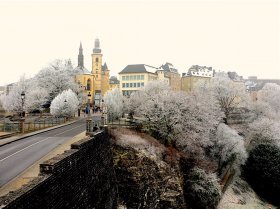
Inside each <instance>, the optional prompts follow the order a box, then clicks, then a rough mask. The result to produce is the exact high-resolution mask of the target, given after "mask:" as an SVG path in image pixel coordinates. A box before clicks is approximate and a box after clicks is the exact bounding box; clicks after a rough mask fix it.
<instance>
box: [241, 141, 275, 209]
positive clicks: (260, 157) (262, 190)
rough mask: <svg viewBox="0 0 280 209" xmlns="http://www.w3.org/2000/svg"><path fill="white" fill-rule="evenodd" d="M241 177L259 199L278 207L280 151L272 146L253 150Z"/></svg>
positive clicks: (260, 145) (261, 145)
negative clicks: (261, 198)
mask: <svg viewBox="0 0 280 209" xmlns="http://www.w3.org/2000/svg"><path fill="white" fill-rule="evenodd" d="M242 173H243V176H244V177H245V179H246V180H247V182H248V183H249V184H250V185H251V186H252V188H253V189H254V190H255V191H256V193H257V194H259V195H260V196H261V197H263V198H265V199H266V200H268V201H270V202H271V203H273V204H276V205H280V199H279V194H280V149H279V147H277V146H276V145H273V144H259V145H257V146H256V147H255V148H253V149H252V150H251V151H250V153H249V157H248V159H247V161H246V163H245V165H244V166H243V172H242Z"/></svg>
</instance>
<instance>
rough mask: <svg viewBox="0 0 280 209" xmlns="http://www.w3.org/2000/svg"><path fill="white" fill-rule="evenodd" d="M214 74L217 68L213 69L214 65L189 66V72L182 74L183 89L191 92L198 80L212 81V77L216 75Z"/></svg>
mask: <svg viewBox="0 0 280 209" xmlns="http://www.w3.org/2000/svg"><path fill="white" fill-rule="evenodd" d="M214 74H215V70H213V69H212V67H206V66H199V65H193V66H191V67H190V68H189V70H188V72H187V73H183V74H182V78H181V90H182V91H187V92H190V91H192V90H193V88H194V86H195V84H196V83H197V82H198V81H200V80H206V81H210V79H211V78H212V77H214Z"/></svg>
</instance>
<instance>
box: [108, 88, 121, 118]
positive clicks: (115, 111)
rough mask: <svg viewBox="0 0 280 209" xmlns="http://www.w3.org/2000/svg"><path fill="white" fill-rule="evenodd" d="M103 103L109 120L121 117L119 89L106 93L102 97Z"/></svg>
mask: <svg viewBox="0 0 280 209" xmlns="http://www.w3.org/2000/svg"><path fill="white" fill-rule="evenodd" d="M104 102H105V104H106V105H107V108H108V114H109V116H110V117H112V118H111V119H116V118H119V117H121V115H122V113H123V96H122V94H121V92H120V90H119V89H117V88H115V89H113V90H112V91H108V92H107V93H106V94H105V96H104Z"/></svg>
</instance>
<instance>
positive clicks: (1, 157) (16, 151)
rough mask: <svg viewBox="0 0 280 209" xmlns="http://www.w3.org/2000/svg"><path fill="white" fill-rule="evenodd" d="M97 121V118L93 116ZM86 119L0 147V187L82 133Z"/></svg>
mask: <svg viewBox="0 0 280 209" xmlns="http://www.w3.org/2000/svg"><path fill="white" fill-rule="evenodd" d="M93 119H94V120H99V117H98V116H93ZM85 121H86V118H83V119H81V120H79V121H76V122H75V123H73V124H71V125H67V126H63V127H60V128H57V129H54V130H51V131H47V132H43V133H40V134H37V135H34V136H30V137H27V138H24V139H21V140H18V141H15V142H12V143H10V144H7V145H4V146H2V147H0V187H2V186H3V185H5V184H6V183H8V182H9V181H10V180H12V179H13V178H15V177H16V176H17V175H19V174H20V173H21V172H23V171H24V170H25V169H26V168H28V167H29V166H31V165H32V164H34V163H35V162H36V161H37V160H39V159H40V158H42V157H43V156H45V155H46V154H48V153H49V152H50V151H52V150H53V149H55V148H56V147H57V146H58V145H61V144H63V143H64V142H66V141H67V140H70V139H72V138H73V137H74V136H76V135H78V134H80V133H82V132H83V131H85V129H86V122H85Z"/></svg>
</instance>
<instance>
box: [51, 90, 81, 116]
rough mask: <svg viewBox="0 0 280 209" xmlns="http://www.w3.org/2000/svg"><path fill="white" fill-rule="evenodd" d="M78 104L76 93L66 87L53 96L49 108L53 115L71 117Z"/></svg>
mask: <svg viewBox="0 0 280 209" xmlns="http://www.w3.org/2000/svg"><path fill="white" fill-rule="evenodd" d="M78 106H79V101H78V98H77V95H76V94H75V93H74V92H73V91H72V90H71V89H68V90H65V91H63V92H62V93H60V94H58V95H57V96H56V97H55V98H54V100H53V101H52V103H51V106H50V110H51V114H52V115H54V116H64V117H71V116H72V115H73V114H74V113H75V112H76V111H77V110H78Z"/></svg>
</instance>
